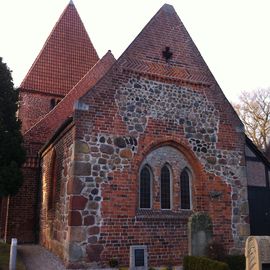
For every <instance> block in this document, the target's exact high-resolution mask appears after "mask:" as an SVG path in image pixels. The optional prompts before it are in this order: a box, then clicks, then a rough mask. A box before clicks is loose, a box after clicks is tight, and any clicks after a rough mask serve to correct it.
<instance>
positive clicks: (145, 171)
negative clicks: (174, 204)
mask: <svg viewBox="0 0 270 270" xmlns="http://www.w3.org/2000/svg"><path fill="white" fill-rule="evenodd" d="M140 208H151V172H150V169H149V168H148V167H147V166H144V167H143V168H142V170H141V173H140Z"/></svg>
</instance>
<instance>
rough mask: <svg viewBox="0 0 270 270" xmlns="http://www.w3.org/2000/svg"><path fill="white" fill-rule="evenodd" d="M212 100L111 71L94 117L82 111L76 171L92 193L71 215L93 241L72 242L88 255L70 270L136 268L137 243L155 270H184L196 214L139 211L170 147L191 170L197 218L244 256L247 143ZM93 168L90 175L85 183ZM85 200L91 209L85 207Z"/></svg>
mask: <svg viewBox="0 0 270 270" xmlns="http://www.w3.org/2000/svg"><path fill="white" fill-rule="evenodd" d="M115 70H117V68H115ZM205 93H208V95H206V94H205ZM209 93H210V92H209V90H208V89H207V88H205V86H201V85H199V84H198V85H196V84H195V85H194V84H193V85H189V86H187V85H185V86H184V87H183V86H182V83H181V82H177V81H173V82H171V81H166V80H164V79H159V78H158V77H155V78H153V77H147V76H138V75H135V74H132V73H130V72H128V73H125V72H122V73H120V74H115V73H113V72H111V73H110V75H108V74H107V76H106V80H103V81H102V82H101V83H99V84H98V85H97V86H95V87H94V88H93V89H92V90H91V93H89V94H87V95H85V96H84V97H83V98H81V99H80V103H81V104H82V105H83V104H85V105H86V107H87V105H88V107H87V108H88V110H79V109H78V110H76V112H75V125H76V144H75V153H76V154H75V164H77V165H75V167H74V168H76V166H78V168H79V169H78V170H77V174H76V173H75V174H76V177H77V178H78V180H79V181H80V183H81V185H83V186H84V188H83V189H82V191H81V193H80V194H77V195H76V198H74V204H75V206H72V204H71V209H73V210H76V217H77V219H79V220H80V222H79V224H75V223H74V224H73V225H74V226H80V230H81V232H82V234H83V235H85V234H86V239H87V242H86V239H83V238H81V239H78V241H74V242H73V243H72V245H73V247H74V250H76V255H78V254H80V256H78V257H76V256H75V258H73V259H74V260H73V262H70V265H73V266H74V265H76V261H77V264H79V263H81V262H82V261H85V264H87V265H92V266H93V265H96V264H98V265H103V266H104V265H107V264H108V261H109V260H110V259H111V258H112V257H116V258H119V260H120V263H121V264H122V265H128V263H129V246H130V245H137V244H145V245H147V246H148V252H149V259H150V264H151V265H153V266H157V265H160V264H166V263H167V262H169V261H172V263H173V264H180V263H181V260H182V256H178V255H179V254H182V255H184V254H187V252H188V237H187V235H188V231H187V222H188V218H189V216H190V215H191V212H189V211H179V210H177V207H176V206H175V205H174V209H173V210H172V211H169V216H170V218H168V217H167V216H166V214H164V213H162V211H161V210H160V207H159V204H158V203H157V204H156V206H155V207H156V208H154V209H152V211H146V212H145V211H143V212H140V211H138V196H139V194H138V178H139V169H140V166H141V164H142V163H143V160H144V158H145V156H146V155H147V154H149V153H150V152H151V151H153V150H154V149H157V148H159V147H161V146H170V147H174V148H175V149H178V150H179V151H180V153H182V155H183V156H184V157H185V158H186V159H187V160H188V162H189V164H190V165H191V168H192V170H193V171H194V173H195V184H194V187H193V201H192V203H193V211H195V212H198V211H200V212H207V213H209V215H210V217H211V219H212V222H213V225H214V239H215V240H217V241H222V243H224V246H225V248H226V249H227V250H228V251H229V250H230V252H236V251H238V252H239V251H240V250H242V248H243V246H244V240H245V237H246V236H247V235H248V234H249V224H248V210H247V193H246V178H245V166H244V165H245V164H244V163H243V160H244V134H243V133H241V132H238V131H236V130H235V127H233V126H232V125H228V123H229V121H231V122H233V121H235V120H234V119H235V118H234V117H235V116H234V115H233V114H230V113H228V110H227V111H226V115H225V114H224V113H223V110H221V108H222V106H224V107H226V105H223V102H224V100H220V99H219V98H220V97H216V100H215V97H214V96H213V95H210V94H209ZM82 107H83V106H82ZM225 127H226V128H225ZM87 168H88V171H91V172H90V174H89V175H85V174H81V175H80V174H79V175H78V173H79V172H80V171H81V170H82V171H85V170H87ZM75 170H76V169H75ZM156 170H158V168H156ZM175 179H176V178H175ZM174 181H177V179H176V180H174ZM211 192H212V193H218V194H220V197H217V198H216V197H214V196H212V195H211V194H212V193H211ZM174 196H175V195H174ZM88 200H89V202H88V203H86V201H88ZM76 201H77V202H78V201H81V202H83V203H81V204H79V206H76V203H75V202H76ZM175 201H177V197H176V200H175ZM176 204H177V202H176ZM73 207H74V208H73ZM149 215H150V216H149ZM74 222H75V219H74ZM157 232H158V235H157ZM162 239H163V240H162ZM164 243H165V244H164ZM179 243H181V244H179ZM78 250H79V252H78ZM168 251H169V252H168ZM171 251H175V252H173V253H172V252H171ZM176 251H177V252H176ZM176 254H178V255H177V256H176ZM73 255H74V252H72V251H71V256H73Z"/></svg>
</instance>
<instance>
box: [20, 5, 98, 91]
mask: <svg viewBox="0 0 270 270" xmlns="http://www.w3.org/2000/svg"><path fill="white" fill-rule="evenodd" d="M98 60H99V58H98V55H97V53H96V50H95V48H94V47H93V45H92V42H91V40H90V38H89V36H88V34H87V32H86V29H85V28H84V25H83V23H82V21H81V19H80V16H79V14H78V12H77V10H76V8H75V6H74V5H73V4H68V6H67V7H66V9H65V10H64V11H63V13H62V15H61V17H60V18H59V20H58V22H57V23H56V25H55V27H54V28H53V30H52V32H51V34H50V35H49V37H48V39H47V41H46V42H45V44H44V47H43V48H42V50H41V52H40V54H39V55H38V57H37V59H36V60H35V62H34V64H33V66H32V67H31V69H30V70H29V72H28V74H27V75H26V77H25V79H24V80H23V82H22V83H21V88H23V89H27V90H35V91H41V92H45V93H50V94H54V95H55V94H59V95H65V94H67V93H68V91H69V90H70V89H71V88H72V87H73V86H74V85H75V84H76V83H77V82H78V81H79V80H80V79H81V78H82V76H83V75H85V74H86V72H87V71H88V70H89V69H90V68H91V67H93V66H94V65H95V64H96V62H97V61H98Z"/></svg>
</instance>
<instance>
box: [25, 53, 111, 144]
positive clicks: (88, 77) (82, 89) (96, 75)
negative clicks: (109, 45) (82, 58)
mask: <svg viewBox="0 0 270 270" xmlns="http://www.w3.org/2000/svg"><path fill="white" fill-rule="evenodd" d="M114 62H115V58H114V56H113V55H112V53H111V52H110V51H109V52H107V53H106V54H105V55H104V56H103V57H102V58H101V59H100V60H99V61H98V62H97V63H96V64H95V65H94V66H93V67H92V69H90V70H89V71H88V72H87V73H86V74H85V76H84V77H83V78H82V79H81V80H80V81H79V82H78V83H77V84H76V85H75V86H74V87H73V88H72V89H71V90H70V92H69V93H68V94H67V95H66V96H65V97H64V98H63V99H62V100H61V101H60V102H59V103H58V104H57V105H56V106H55V107H54V108H53V110H51V111H50V112H49V113H47V114H46V115H45V116H44V117H43V118H42V119H41V120H40V121H39V122H37V123H36V124H35V125H34V126H33V127H31V128H30V129H29V130H28V131H27V132H26V133H25V134H24V140H25V141H35V142H41V143H44V142H46V141H47V140H48V139H49V138H50V137H51V136H52V135H53V133H54V132H55V130H57V128H59V126H60V125H61V124H62V123H63V121H64V120H65V119H66V118H67V117H69V116H70V115H72V112H73V105H74V102H75V101H76V100H77V99H79V98H80V97H81V96H83V95H84V94H85V93H86V92H87V91H89V90H90V89H91V87H93V86H94V85H95V84H96V83H97V82H98V81H99V80H100V79H101V78H102V77H103V76H104V75H105V74H106V72H107V71H108V70H109V69H110V67H111V66H112V65H113V63H114Z"/></svg>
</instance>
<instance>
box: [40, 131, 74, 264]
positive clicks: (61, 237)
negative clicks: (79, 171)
mask: <svg viewBox="0 0 270 270" xmlns="http://www.w3.org/2000/svg"><path fill="white" fill-rule="evenodd" d="M71 141H72V133H71V132H69V133H67V134H66V135H65V136H64V137H63V138H62V139H61V140H60V141H59V142H58V143H57V144H56V145H52V146H51V147H50V148H49V149H48V150H47V151H46V152H45V153H44V154H43V157H42V163H41V183H42V187H41V202H42V207H41V212H40V243H41V244H42V245H43V246H45V247H46V248H48V249H49V250H52V251H53V252H54V253H56V254H57V255H58V256H60V257H61V258H62V259H63V260H64V261H68V260H69V256H70V252H69V250H70V248H71V247H70V246H72V241H73V239H72V237H71V236H70V227H69V218H70V217H69V203H70V187H69V186H70V184H69V183H71V182H72V179H73V160H74V145H73V144H72V143H71ZM53 152H55V154H53ZM53 155H55V156H54V158H55V160H53V159H54V158H53ZM53 162H55V166H56V169H55V171H54V172H53V171H52V170H53ZM53 174H56V176H55V177H56V185H55V190H54V199H53V202H54V205H53V206H52V207H51V208H50V207H49V203H48V200H49V197H50V196H52V194H51V192H52V187H51V185H52V184H53V183H52V182H53V179H52V178H53ZM72 192H73V191H72ZM70 243H71V245H70Z"/></svg>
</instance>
